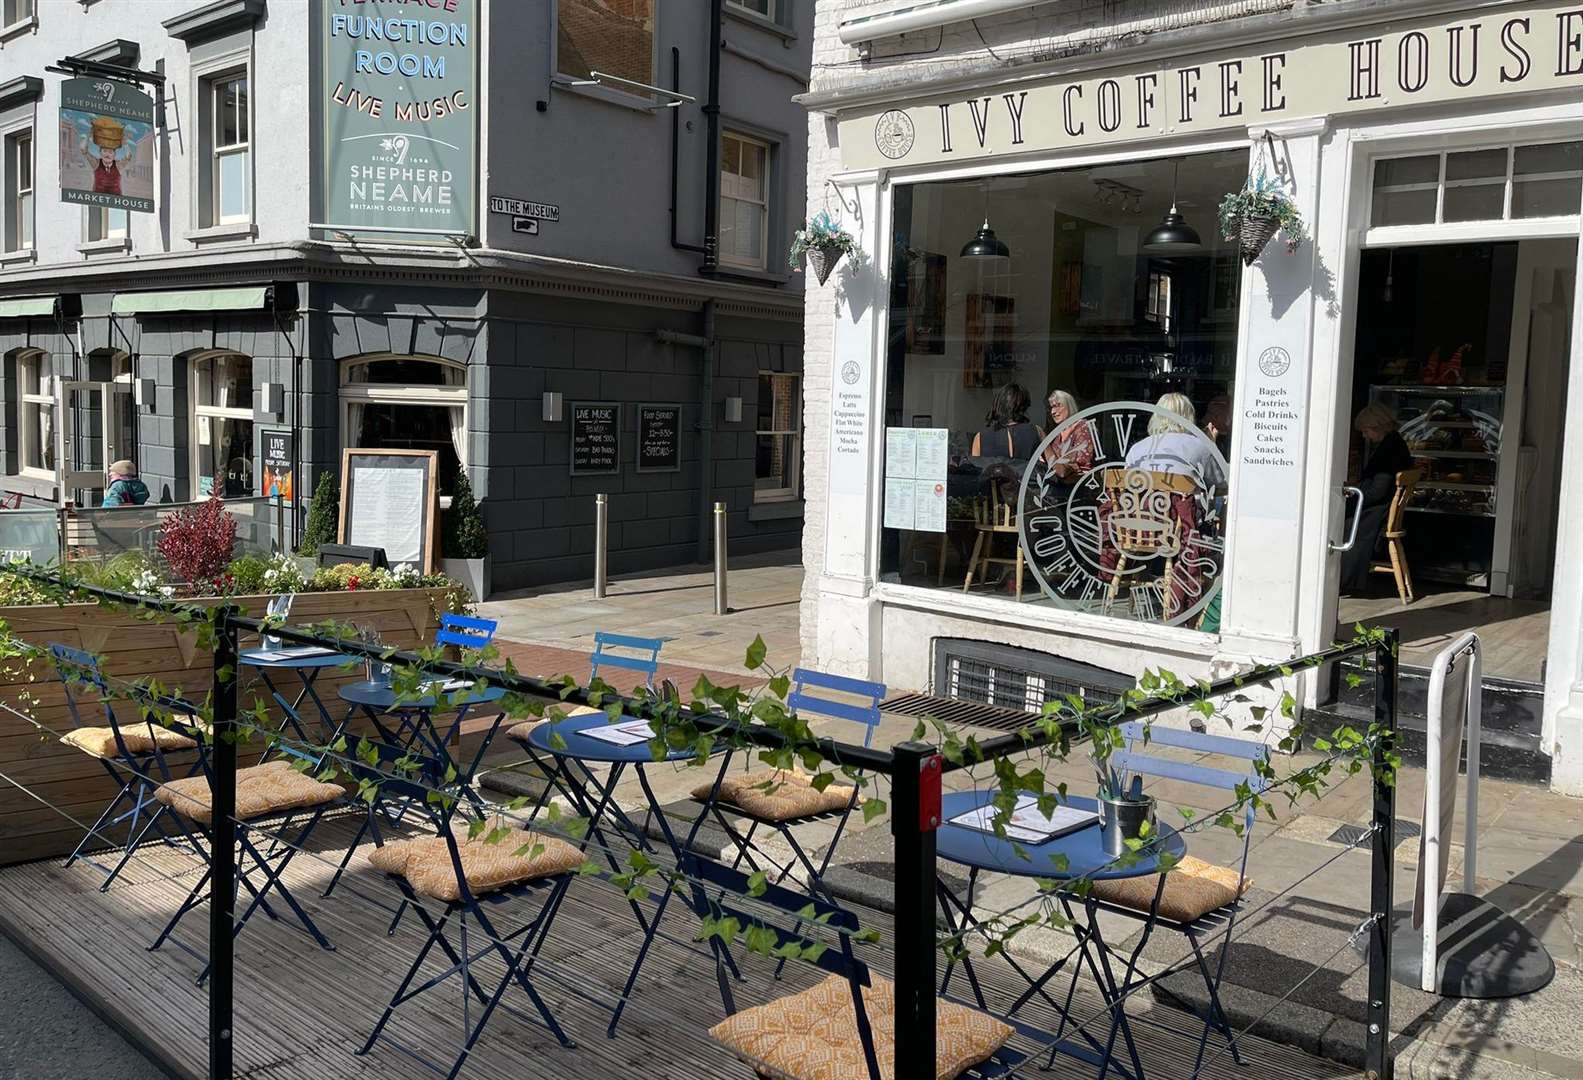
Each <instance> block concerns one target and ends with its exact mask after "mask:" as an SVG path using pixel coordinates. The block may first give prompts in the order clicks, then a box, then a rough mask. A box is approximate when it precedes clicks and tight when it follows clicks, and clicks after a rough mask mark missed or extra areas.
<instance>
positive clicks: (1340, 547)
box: [1330, 486, 1363, 555]
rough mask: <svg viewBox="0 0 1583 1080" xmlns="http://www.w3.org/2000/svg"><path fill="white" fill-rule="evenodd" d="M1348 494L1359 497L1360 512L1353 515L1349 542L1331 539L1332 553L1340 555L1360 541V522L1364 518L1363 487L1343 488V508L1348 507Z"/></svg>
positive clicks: (1348, 537) (1348, 535) (1348, 536)
mask: <svg viewBox="0 0 1583 1080" xmlns="http://www.w3.org/2000/svg"><path fill="white" fill-rule="evenodd" d="M1348 495H1356V496H1357V497H1358V512H1357V513H1355V514H1353V515H1352V531H1351V532H1349V533H1348V534H1347V542H1346V543H1345V544H1337V543H1336V542H1335V541H1334V540H1332V541H1330V553H1331V554H1332V555H1340V554H1341V553H1342V552H1343V551H1351V550H1352V545H1353V544H1356V543H1357V542H1358V523H1359V522H1360V521H1362V520H1363V489H1362V488H1355V487H1350V486H1349V487H1344V488H1342V489H1341V506H1342V509H1343V510H1345V509H1346V505H1347V496H1348Z"/></svg>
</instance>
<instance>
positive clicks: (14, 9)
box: [0, 0, 34, 26]
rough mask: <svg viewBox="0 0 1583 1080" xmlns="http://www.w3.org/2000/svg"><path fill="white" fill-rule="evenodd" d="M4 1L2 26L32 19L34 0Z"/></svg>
mask: <svg viewBox="0 0 1583 1080" xmlns="http://www.w3.org/2000/svg"><path fill="white" fill-rule="evenodd" d="M4 3H5V8H4V13H3V14H0V26H14V25H16V24H17V23H19V22H23V21H25V20H27V19H31V18H32V17H33V15H34V0H4Z"/></svg>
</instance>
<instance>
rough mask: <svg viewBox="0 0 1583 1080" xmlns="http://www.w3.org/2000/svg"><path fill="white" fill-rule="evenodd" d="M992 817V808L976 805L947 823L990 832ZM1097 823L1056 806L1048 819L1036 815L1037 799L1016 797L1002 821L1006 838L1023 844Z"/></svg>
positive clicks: (1087, 813) (1086, 813) (1095, 818)
mask: <svg viewBox="0 0 1583 1080" xmlns="http://www.w3.org/2000/svg"><path fill="white" fill-rule="evenodd" d="M995 816H996V811H995V807H994V806H993V805H986V806H980V807H978V808H977V809H975V810H969V811H968V812H967V813H965V814H958V815H957V816H956V817H954V818H952V819H951V820H950V824H952V825H960V826H962V827H963V828H966V829H973V830H975V831H977V832H986V833H993V832H994V831H995ZM1098 821H1099V815H1098V814H1096V813H1094V812H1093V811H1092V810H1078V809H1077V808H1075V807H1071V806H1059V805H1058V806H1056V807H1055V808H1054V809H1052V810H1051V811H1050V816H1049V817H1046V816H1045V815H1044V814H1042V813H1040V812H1039V800H1038V798H1037V797H1036V796H1033V795H1019V796H1017V805H1016V806H1014V807H1013V808H1012V811H1011V819H1010V820H1009V821H1007V822H1006V838H1007V839H1008V840H1016V841H1017V842H1018V843H1023V844H1043V843H1047V842H1049V841H1051V840H1054V839H1055V838H1056V837H1058V836H1065V835H1066V834H1067V833H1072V832H1076V831H1077V830H1078V829H1081V828H1084V827H1086V826H1088V825H1093V824H1094V823H1096V822H1098Z"/></svg>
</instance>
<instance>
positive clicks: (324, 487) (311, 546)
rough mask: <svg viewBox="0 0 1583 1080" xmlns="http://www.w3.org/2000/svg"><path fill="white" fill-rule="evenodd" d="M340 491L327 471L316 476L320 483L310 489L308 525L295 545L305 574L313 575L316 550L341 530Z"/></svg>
mask: <svg viewBox="0 0 1583 1080" xmlns="http://www.w3.org/2000/svg"><path fill="white" fill-rule="evenodd" d="M340 515H341V491H340V485H339V484H337V483H336V481H335V474H334V473H333V472H331V471H330V470H329V469H326V470H324V471H323V472H321V473H320V474H319V483H318V484H317V485H316V486H315V487H314V489H313V500H312V501H311V502H310V503H309V504H308V522H307V524H306V525H305V526H303V530H302V540H301V541H300V542H299V543H298V544H297V554H298V555H299V556H301V562H302V563H303V564H305V565H304V566H303V570H304V572H305V573H308V574H312V573H313V570H314V567H315V566H316V565H317V563H318V555H319V548H320V546H321V545H323V544H333V543H335V538H336V537H337V536H338V535H340V529H341V521H340Z"/></svg>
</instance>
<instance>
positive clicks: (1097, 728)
mask: <svg viewBox="0 0 1583 1080" xmlns="http://www.w3.org/2000/svg"><path fill="white" fill-rule="evenodd" d="M1082 726H1083V727H1084V728H1086V729H1087V731H1088V736H1089V742H1088V757H1089V760H1090V761H1091V762H1092V763H1093V765H1094V774H1095V775H1096V776H1097V777H1098V778H1099V792H1098V794H1097V795H1096V796H1095V802H1096V803H1098V808H1099V832H1100V839H1101V841H1102V842H1103V843H1104V845H1105V854H1107V855H1116V856H1119V855H1124V854H1126V853H1127V852H1128V851H1129V850H1130V848H1129V846H1128V844H1127V841H1129V840H1132V841H1143V840H1147V839H1148V838H1149V837H1150V836H1152V835H1153V833H1154V796H1153V795H1145V794H1144V793H1143V777H1141V776H1137V775H1129V774H1128V773H1127V771H1126V770H1125V769H1117V768H1116V767H1115V766H1114V765H1112V764H1111V755H1113V754H1114V753H1115V752H1116V751H1117V750H1120V749H1121V748H1122V746H1123V745H1124V743H1125V739H1124V737H1123V735H1122V732H1121V729H1120V728H1119V727H1114V726H1111V725H1108V724H1103V723H1098V722H1096V723H1093V724H1089V723H1087V722H1084V723H1083V724H1082ZM1132 846H1134V847H1135V846H1137V845H1136V844H1134V845H1132Z"/></svg>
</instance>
